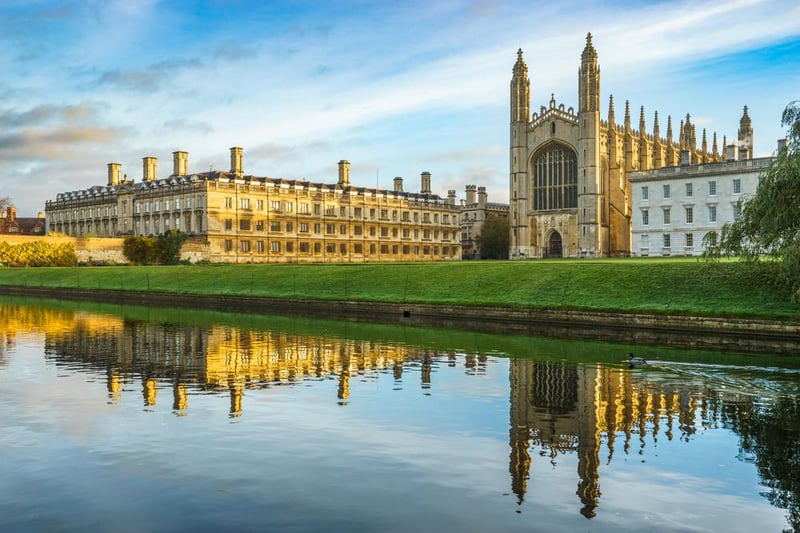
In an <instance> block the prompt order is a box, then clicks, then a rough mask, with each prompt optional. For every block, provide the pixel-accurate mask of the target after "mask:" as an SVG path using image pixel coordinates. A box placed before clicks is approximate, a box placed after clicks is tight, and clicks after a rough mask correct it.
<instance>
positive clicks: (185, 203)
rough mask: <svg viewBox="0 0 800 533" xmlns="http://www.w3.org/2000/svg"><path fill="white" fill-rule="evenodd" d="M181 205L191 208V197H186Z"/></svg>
mask: <svg viewBox="0 0 800 533" xmlns="http://www.w3.org/2000/svg"><path fill="white" fill-rule="evenodd" d="M183 207H185V208H186V209H189V208H191V207H192V199H191V198H186V201H185V202H183Z"/></svg>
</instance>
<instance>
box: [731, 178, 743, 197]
mask: <svg viewBox="0 0 800 533" xmlns="http://www.w3.org/2000/svg"><path fill="white" fill-rule="evenodd" d="M741 192H742V180H740V179H739V178H734V180H733V194H739V193H741Z"/></svg>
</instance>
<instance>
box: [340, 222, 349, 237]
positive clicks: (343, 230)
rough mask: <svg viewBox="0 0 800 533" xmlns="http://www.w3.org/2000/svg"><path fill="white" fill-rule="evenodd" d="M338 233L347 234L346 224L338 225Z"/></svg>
mask: <svg viewBox="0 0 800 533" xmlns="http://www.w3.org/2000/svg"><path fill="white" fill-rule="evenodd" d="M339 235H347V224H340V225H339Z"/></svg>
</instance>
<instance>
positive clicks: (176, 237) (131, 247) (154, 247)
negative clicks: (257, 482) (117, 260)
mask: <svg viewBox="0 0 800 533" xmlns="http://www.w3.org/2000/svg"><path fill="white" fill-rule="evenodd" d="M185 241H186V234H185V233H181V232H180V231H177V230H170V231H168V232H167V233H165V234H163V235H159V236H158V237H126V238H125V241H124V242H123V243H122V253H123V254H125V257H126V258H127V259H128V261H130V262H132V263H135V264H137V265H158V264H160V265H177V264H178V263H180V259H181V247H182V246H183V243H184V242H185Z"/></svg>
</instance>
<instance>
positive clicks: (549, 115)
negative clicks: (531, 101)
mask: <svg viewBox="0 0 800 533" xmlns="http://www.w3.org/2000/svg"><path fill="white" fill-rule="evenodd" d="M552 119H560V120H564V121H566V122H569V123H571V124H577V123H578V115H576V114H575V109H574V108H572V107H565V106H564V104H558V105H557V106H556V100H555V95H552V94H551V95H550V105H549V107H546V106H541V107H540V108H539V112H538V113H534V114H533V116H532V117H531V121H530V124H529V128H531V129H533V128H536V127H538V126H541V125H542V124H544V123H545V122H547V121H549V120H552Z"/></svg>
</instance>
